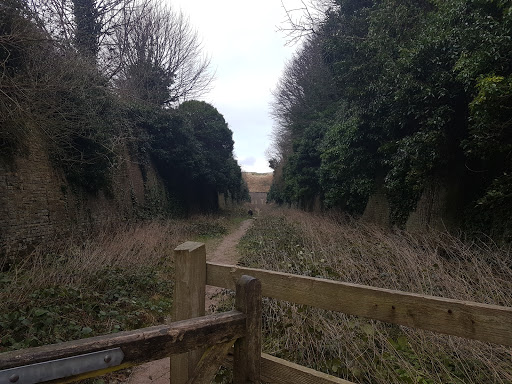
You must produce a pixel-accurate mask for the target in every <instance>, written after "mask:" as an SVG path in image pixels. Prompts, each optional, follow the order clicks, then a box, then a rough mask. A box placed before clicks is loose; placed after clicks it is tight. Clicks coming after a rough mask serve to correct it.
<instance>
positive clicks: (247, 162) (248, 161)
mask: <svg viewBox="0 0 512 384" xmlns="http://www.w3.org/2000/svg"><path fill="white" fill-rule="evenodd" d="M254 164H256V158H255V157H252V156H251V157H246V158H245V159H243V160H241V161H240V165H242V166H247V167H250V166H253V165H254Z"/></svg>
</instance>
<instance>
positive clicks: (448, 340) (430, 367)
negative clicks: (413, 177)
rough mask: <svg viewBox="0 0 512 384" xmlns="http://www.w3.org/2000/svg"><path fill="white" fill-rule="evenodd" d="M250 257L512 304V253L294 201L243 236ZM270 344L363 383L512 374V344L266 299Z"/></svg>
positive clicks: (248, 260)
mask: <svg viewBox="0 0 512 384" xmlns="http://www.w3.org/2000/svg"><path fill="white" fill-rule="evenodd" d="M240 248H241V251H242V253H243V255H244V257H243V259H242V263H243V264H244V265H246V266H251V267H258V268H265V269H270V270H278V271H284V272H290V273H296V274H300V275H308V276H319V277H325V278H332V279H336V280H341V281H347V282H352V283H360V284H366V285H372V286H376V287H384V288H390V289H399V290H403V291H408V292H416V293H422V294H429V295H436V296H444V297H452V298H457V299H465V300H472V301H478V302H485V303H492V304H499V305H506V306H512V269H511V266H510V261H511V260H510V254H509V252H508V251H506V250H501V249H498V248H497V247H494V246H489V245H486V244H466V243H464V242H462V241H460V240H459V239H457V238H454V237H451V236H449V235H447V234H442V233H429V234H425V235H423V236H413V235H411V234H408V233H405V232H393V233H390V232H384V231H382V230H379V229H377V228H375V227H371V226H364V225H361V224H357V223H354V222H352V221H350V220H347V219H346V218H342V217H330V218H329V217H321V216H312V215H308V214H306V213H303V212H296V211H292V210H287V211H282V212H274V213H272V212H271V213H269V214H267V215H265V216H263V217H261V218H260V219H259V220H258V221H257V222H256V223H255V225H254V226H253V227H252V228H251V229H250V230H249V232H248V233H247V235H246V236H245V237H244V238H243V239H242V242H241V247H240ZM265 311H266V314H265V319H264V328H265V349H266V351H267V352H269V353H272V354H275V355H277V356H281V357H284V358H287V359H290V360H293V361H296V362H299V363H301V364H304V365H307V366H310V367H313V368H316V369H320V370H322V371H325V372H328V373H331V374H335V375H339V376H340V377H343V378H346V379H349V380H352V381H354V382H358V383H423V384H424V383H475V384H476V383H510V382H512V364H511V362H510V350H506V349H505V348H502V347H499V346H491V345H485V344H483V343H478V342H473V341H468V340H463V339H460V338H456V337H448V336H443V335H435V334H433V333H431V332H426V331H415V330H412V329H408V328H406V327H399V326H393V325H389V324H384V323H380V322H376V321H369V320H365V319H362V318H357V317H354V316H346V315H343V314H337V313H331V312H327V311H321V310H316V309H313V308H307V307H303V306H297V305H291V304H289V303H279V302H276V301H275V300H266V303H265Z"/></svg>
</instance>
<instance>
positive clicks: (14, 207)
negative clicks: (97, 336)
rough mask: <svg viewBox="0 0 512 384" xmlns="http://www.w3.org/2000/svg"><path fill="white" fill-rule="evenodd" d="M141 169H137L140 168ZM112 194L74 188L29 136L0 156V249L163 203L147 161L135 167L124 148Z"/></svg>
mask: <svg viewBox="0 0 512 384" xmlns="http://www.w3.org/2000/svg"><path fill="white" fill-rule="evenodd" d="M143 169H144V170H145V172H144V173H145V175H143V172H142V170H143ZM112 195H113V196H110V195H109V197H107V196H105V194H104V193H103V192H101V191H100V192H99V193H98V194H97V195H95V196H92V195H90V194H86V193H85V192H79V191H78V192H77V191H76V190H74V188H73V186H71V185H69V184H68V183H67V181H66V179H65V177H64V175H63V173H62V172H61V171H59V170H57V169H55V168H54V167H53V164H52V163H51V161H50V158H49V153H48V150H47V148H46V146H45V143H44V140H42V139H41V138H38V137H35V138H33V139H32V140H29V142H28V147H27V152H26V154H24V155H23V156H21V155H20V156H18V157H16V158H14V159H12V161H10V162H7V161H5V160H0V254H15V253H17V252H19V251H27V250H30V249H31V248H32V247H33V246H34V245H36V244H39V243H41V242H45V241H52V240H53V239H55V238H57V237H64V236H67V235H69V234H70V233H71V232H74V231H85V230H88V229H90V228H94V227H96V226H100V225H102V224H106V223H109V222H112V221H122V220H126V219H128V218H132V217H134V216H136V215H139V214H141V212H142V213H144V212H145V211H147V210H151V209H152V207H151V205H152V204H153V205H157V206H158V208H157V209H162V206H165V203H166V195H165V188H164V186H163V183H162V182H161V181H160V180H159V178H158V175H157V174H156V172H155V171H154V169H153V167H152V166H151V165H150V164H149V165H146V166H145V167H141V166H140V164H138V163H137V162H135V161H133V160H132V159H131V158H130V156H129V155H128V150H126V151H125V154H124V156H122V158H121V159H120V161H119V164H118V166H117V167H115V168H113V170H112Z"/></svg>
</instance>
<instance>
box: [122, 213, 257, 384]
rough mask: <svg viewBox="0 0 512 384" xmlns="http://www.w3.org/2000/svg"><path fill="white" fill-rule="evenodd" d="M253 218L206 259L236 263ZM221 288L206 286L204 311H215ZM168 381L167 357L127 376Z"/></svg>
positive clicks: (142, 382)
mask: <svg viewBox="0 0 512 384" xmlns="http://www.w3.org/2000/svg"><path fill="white" fill-rule="evenodd" d="M253 222H254V221H253V219H247V220H244V221H242V223H241V224H240V227H238V229H237V230H236V231H234V232H231V233H229V234H228V235H227V236H225V237H224V238H223V239H222V241H221V243H220V244H219V245H218V246H217V247H216V248H215V250H214V251H213V252H211V253H206V260H207V261H214V262H216V263H222V264H236V263H237V262H238V259H239V258H240V255H239V254H238V251H237V249H236V246H237V245H238V242H239V241H240V239H241V238H242V237H243V236H244V235H245V233H246V232H247V230H248V229H249V228H250V227H251V225H252V223H253ZM221 291H222V289H221V288H218V287H212V286H210V285H207V286H206V302H205V310H206V313H209V312H212V311H215V309H216V307H217V303H218V300H219V299H218V293H220V292H221ZM169 381H170V359H169V358H168V357H167V358H165V359H161V360H155V361H152V362H150V363H147V364H143V365H140V366H139V367H137V368H135V369H134V370H133V372H132V373H131V375H130V377H129V378H128V382H127V383H128V384H169Z"/></svg>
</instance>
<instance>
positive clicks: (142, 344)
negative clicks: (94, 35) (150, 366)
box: [0, 311, 246, 369]
mask: <svg viewBox="0 0 512 384" xmlns="http://www.w3.org/2000/svg"><path fill="white" fill-rule="evenodd" d="M245 322H246V315H244V314H243V313H240V312H238V311H231V312H226V313H221V314H214V315H210V316H204V317H198V318H195V319H190V320H182V321H177V322H175V323H172V324H169V325H157V326H154V327H149V328H143V329H138V330H135V331H126V332H119V333H114V334H109V335H104V336H97V337H90V338H88V339H81V340H76V341H69V342H64V343H59V344H52V345H45V346H42V347H36V348H30V349H22V350H18V351H12V352H5V353H2V354H0V369H8V368H14V367H19V366H23V365H28V364H35V363H40V362H44V361H50V360H56V359H62V358H66V357H70V356H76V355H81V354H85V353H90V352H96V351H101V350H105V349H109V348H117V347H120V348H121V349H122V350H123V353H124V360H123V362H122V363H123V364H122V366H123V367H126V366H127V364H129V365H130V366H133V365H139V364H142V363H145V362H147V361H151V360H157V359H160V358H164V357H166V356H169V355H171V354H175V353H184V352H187V351H190V350H194V349H197V348H200V347H205V346H207V345H215V344H222V343H227V342H229V341H231V340H234V339H237V338H240V337H242V336H244V335H245Z"/></svg>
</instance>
